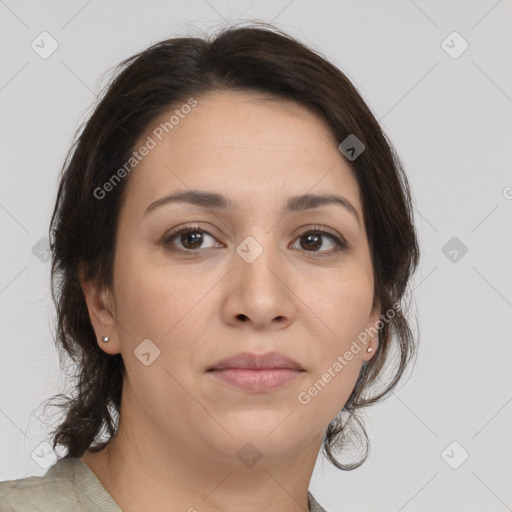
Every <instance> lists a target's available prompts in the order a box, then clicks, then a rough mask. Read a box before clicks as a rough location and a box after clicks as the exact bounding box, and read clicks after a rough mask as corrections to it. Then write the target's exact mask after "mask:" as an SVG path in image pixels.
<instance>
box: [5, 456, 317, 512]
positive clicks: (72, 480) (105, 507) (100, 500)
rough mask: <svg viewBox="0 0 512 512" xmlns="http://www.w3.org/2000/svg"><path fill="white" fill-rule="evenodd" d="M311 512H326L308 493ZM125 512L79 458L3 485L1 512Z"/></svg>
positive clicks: (68, 459)
mask: <svg viewBox="0 0 512 512" xmlns="http://www.w3.org/2000/svg"><path fill="white" fill-rule="evenodd" d="M308 501H309V512H326V511H325V510H324V509H323V508H322V507H321V506H320V505H319V504H318V503H317V502H316V501H315V499H314V498H313V496H312V494H311V493H310V492H309V491H308ZM36 511H37V512H70V511H72V512H122V511H121V508H120V507H119V505H117V503H116V502H115V501H114V500H113V499H112V496H110V494H109V493H108V492H107V491H106V489H105V488H104V487H103V485H101V482H100V481H99V480H98V478H97V477H96V475H95V474H94V473H93V472H92V470H91V469H90V468H89V466H87V464H85V463H84V462H82V461H81V460H80V459H78V458H73V457H68V458H64V459H60V460H59V461H58V462H56V463H55V464H54V465H53V466H52V467H51V468H50V469H49V470H48V471H47V472H46V474H45V475H43V476H29V477H26V478H20V479H18V480H8V481H5V482H0V512H36Z"/></svg>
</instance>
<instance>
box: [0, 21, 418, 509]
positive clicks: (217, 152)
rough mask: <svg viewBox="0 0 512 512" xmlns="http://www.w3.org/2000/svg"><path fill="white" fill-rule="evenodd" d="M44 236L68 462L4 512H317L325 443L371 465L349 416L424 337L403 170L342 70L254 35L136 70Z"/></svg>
mask: <svg viewBox="0 0 512 512" xmlns="http://www.w3.org/2000/svg"><path fill="white" fill-rule="evenodd" d="M50 239H51V249H52V285H53V288H52V291H53V297H54V300H55V303H56V307H57V313H58V330H57V339H58V342H59V343H60V346H61V348H62V350H63V351H65V353H67V354H69V355H70V356H71V357H72V358H73V359H74V361H75V362H76V363H77V370H78V371H77V380H76V385H75V394H74V396H72V397H68V398H66V397H64V398H65V399H64V401H63V402H62V403H61V404H60V405H61V406H62V407H64V408H65V410H66V416H65V419H64V421H63V422H62V423H61V424H60V425H59V426H58V428H57V429H56V431H55V432H54V438H53V447H54V448H55V447H57V445H59V446H63V447H64V448H65V449H66V456H65V457H64V458H62V459H60V460H59V461H58V462H56V463H55V464H54V465H53V466H52V467H51V468H50V469H49V470H48V472H47V473H46V475H44V476H42V477H29V478H25V479H19V480H14V481H10V482H4V483H2V484H0V509H1V510H15V511H18V510H20V511H21V510H30V509H31V508H30V507H35V506H37V507H38V508H37V510H52V511H56V510H102V511H119V510H123V511H125V512H127V511H132V510H133V511H136V510H137V511H139V510H152V511H160V510H162V511H163V510H166V511H171V510H173V511H174V510H176V511H178V510H188V511H195V510H197V511H200V512H210V511H220V510H222V511H234V510H236V511H240V510H244V511H248V512H249V511H256V510H257V511H261V510H267V511H277V510H279V511H280V512H283V511H287V512H288V511H289V512H292V511H304V510H310V511H317V512H318V511H324V509H323V508H322V507H321V506H320V505H319V504H318V503H317V502H316V500H315V499H314V497H313V496H312V495H311V493H310V492H309V491H308V486H309V482H310V479H311V475H312V472H313V469H314V465H315V461H316V459H317V456H318V453H319V451H320V449H321V448H323V452H324V453H325V455H326V456H327V457H328V458H329V460H330V461H331V462H332V463H333V464H334V465H335V466H336V467H338V468H340V469H342V470H350V469H353V468H355V467H358V466H359V465H361V464H362V463H363V462H364V460H365V458H366V456H367V454H368V438H367V437H366V433H365V431H364V427H363V425H362V423H361V422H360V420H359V419H358V415H357V413H358V410H359V409H360V408H362V407H367V406H369V405H371V404H373V403H375V402H376V401H378V400H380V399H382V398H383V397H385V396H387V395H388V394H389V393H390V392H391V391H392V389H393V388H394V387H395V386H396V384H397V382H398V380H399V379H400V377H401V376H402V373H403V372H404V369H405V368H406V366H407V364H408V362H409V361H410V359H411V357H412V355H413V353H414V349H415V342H414V339H413V336H412V333H411V330H410V328H409V324H408V322H407V320H406V318H405V316H404V314H403V312H402V310H401V302H402V300H403V299H404V294H405V291H406V286H407V283H408V281H409V278H410V276H411V274H412V272H413V271H414V269H415V268H416V266H417V263H418V246H417V239H416V234H415V229H414V224H413V219H412V207H411V203H410V193H409V189H408V184H407V180H406V177H405V175H404V173H403V170H402V167H401V164H400V161H399V159H398V157H397V156H396V153H395V152H394V150H393V148H392V146H391V145H390V144H389V142H388V141H387V139H386V137H385V135H384V134H383V132H382V131H381V129H380V127H379V125H378V123H377V121H376V120H375V118H374V117H373V115H372V114H371V112H370V110H369V108H368V107H367V106H366V104H365V103H364V101H363V100H362V98H361V97H360V95H359V94H358V92H357V91H356V90H355V88H354V87H353V85H352V84H351V83H350V82H349V80H348V79H347V78H346V77H345V76H344V74H343V73H342V72H341V71H340V70H338V69H337V68H335V67H334V66H333V65H332V64H330V63H329V62H327V61H326V60H325V59H324V58H323V57H321V56H320V55H318V54H317V53H315V52H313V51H312V50H311V49H309V48H307V47H305V46H304V45H302V44H301V43H299V42H298V41H296V40H294V39H293V38H291V37H289V36H287V35H286V34H283V33H281V32H279V31H278V30H277V29H274V28H272V27H267V26H263V27H262V26H258V25H255V26H252V27H245V28H243V27H235V28H230V29H226V30H224V31H223V32H222V33H220V34H218V35H217V36H215V37H213V38H211V39H198V38H176V39H170V40H167V41H162V42H160V43H158V44H156V45H154V46H152V47H150V48H148V49H146V50H145V51H143V52H141V53H139V54H138V55H135V56H133V57H131V58H129V59H127V60H126V61H124V62H123V63H122V64H121V70H120V72H119V73H118V75H117V77H116V78H115V79H114V80H113V81H112V83H111V84H110V86H109V87H108V89H107V91H106V93H105V94H104V96H103V98H102V99H101V101H100V102H99V104H98V105H97V107H96V109H95V111H94V113H93V114H92V116H91V118H90V119H89V120H88V122H87V123H86V124H85V127H84V128H83V130H82V131H81V133H80V135H79V136H78V137H77V141H76V143H75V145H74V147H73V148H72V151H70V154H69V157H68V159H67V160H66V163H65V165H64V169H63V174H62V176H61V181H60V187H59V190H58V197H57V201H56V205H55V210H54V213H53V217H52V222H51V226H50ZM393 352H396V354H397V359H395V360H398V365H396V366H395V367H394V368H393V372H392V373H391V380H390V381H388V382H386V381H383V380H382V379H383V369H384V368H386V367H387V364H388V362H389V360H390V359H391V358H390V356H391V355H393ZM396 354H395V355H396ZM377 382H378V383H379V384H380V387H379V386H377V385H376V384H377ZM354 423H355V425H354ZM354 427H359V430H358V429H357V428H355V429H354ZM351 434H352V436H351ZM354 439H355V440H356V441H357V443H356V444H355V445H354V443H353V442H352V443H351V440H352V441H353V440H354ZM361 441H362V443H361ZM354 446H355V447H358V446H359V447H361V446H362V449H363V451H364V452H365V453H364V455H363V457H362V458H361V460H359V461H357V462H352V463H346V464H344V463H342V462H340V461H339V460H337V458H336V457H335V454H341V453H342V451H343V449H348V448H350V447H352V448H353V447H354ZM2 496H3V498H2ZM342 499H343V497H342V496H341V497H340V501H342ZM2 507H4V508H2Z"/></svg>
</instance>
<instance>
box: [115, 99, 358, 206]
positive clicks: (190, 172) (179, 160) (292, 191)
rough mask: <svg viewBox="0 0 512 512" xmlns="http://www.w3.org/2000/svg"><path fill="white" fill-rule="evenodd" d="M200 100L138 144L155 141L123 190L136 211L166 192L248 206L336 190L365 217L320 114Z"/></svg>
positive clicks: (292, 106)
mask: <svg viewBox="0 0 512 512" xmlns="http://www.w3.org/2000/svg"><path fill="white" fill-rule="evenodd" d="M195 100H196V101H197V104H196V106H194V107H193V108H190V109H188V108H180V107H182V105H185V104H186V103H185V102H184V103H183V104H182V105H175V106H173V107H172V108H170V109H169V110H168V111H167V112H165V113H164V114H163V115H161V116H159V117H158V118H157V119H156V120H154V121H153V122H152V123H151V124H150V125H149V126H148V127H147V129H146V131H145V132H144V134H143V135H142V136H141V137H140V138H139V141H138V143H137V144H136V145H135V148H134V149H135V150H137V148H139V147H141V146H142V145H144V143H146V142H147V141H149V139H151V141H152V143H151V144H149V145H150V146H152V149H150V150H149V152H148V153H147V155H146V156H145V157H144V158H143V159H142V160H141V161H140V163H139V164H138V165H137V166H136V167H135V168H134V169H133V170H132V171H131V173H130V178H129V184H128V187H127V190H126V191H125V193H126V196H127V197H126V198H125V200H126V202H128V203H129V204H130V205H131V206H132V207H134V208H136V209H137V210H138V211H139V212H140V211H141V210H142V209H144V208H145V207H147V205H148V204H149V203H151V202H152V201H154V200H155V199H157V198H158V197H160V196H162V195H164V194H165V193H169V192H172V191H175V190H187V189H210V190H212V191H216V192H220V193H223V194H225V195H227V196H230V197H233V199H234V202H235V203H236V204H237V205H240V206H245V207H247V206H250V205H251V204H252V203H254V201H263V202H265V201H266V203H267V204H268V205H271V204H276V205H279V206H281V205H282V202H283V201H282V198H283V197H288V196H294V195H301V194H306V193H311V192H316V193H327V192H330V193H332V192H335V191H337V192H339V193H342V194H343V195H344V197H346V198H347V199H348V200H349V201H350V202H352V204H354V206H355V207H356V209H358V211H360V201H359V199H360V198H359V189H358V185H357V181H356V179H355V176H354V174H353V171H352V169H351V167H350V165H349V164H348V162H347V161H346V160H345V159H344V157H343V156H342V155H341V153H340V151H339V150H338V142H337V140H336V138H335V137H334V134H333V133H332V131H331V130H330V128H329V126H328V125H327V123H326V122H325V120H324V119H323V118H322V117H321V116H320V115H319V114H317V113H314V112H312V111H310V110H309V109H307V108H305V107H303V106H301V105H299V104H297V103H295V102H293V101H289V100H281V99H279V98H274V97H269V96H264V95H262V94H259V93H246V92H215V93H211V94H207V95H204V96H201V97H197V98H195ZM185 112H186V113H185ZM173 114H174V118H173V119H172V120H171V116H173ZM170 120H171V121H172V122H170ZM166 123H167V124H166ZM148 137H149V139H148Z"/></svg>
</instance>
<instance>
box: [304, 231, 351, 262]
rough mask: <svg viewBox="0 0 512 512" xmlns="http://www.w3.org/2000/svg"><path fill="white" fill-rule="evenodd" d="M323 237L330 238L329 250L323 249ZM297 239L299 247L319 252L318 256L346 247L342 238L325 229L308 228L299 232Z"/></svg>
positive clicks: (307, 250) (330, 253)
mask: <svg viewBox="0 0 512 512" xmlns="http://www.w3.org/2000/svg"><path fill="white" fill-rule="evenodd" d="M325 238H328V239H330V240H331V244H330V246H331V250H325V245H326V244H325V242H324V239H325ZM298 240H299V242H300V246H301V248H302V249H304V250H305V251H306V252H317V253H320V256H329V255H332V254H333V253H336V252H338V251H341V250H344V249H347V247H348V245H347V243H346V242H345V241H344V240H342V239H341V238H340V237H338V236H336V235H334V234H333V233H331V232H330V231H326V230H325V229H315V228H313V229H309V230H308V231H305V232H303V233H301V234H300V235H299V238H298ZM322 248H324V250H320V249H322ZM327 249H329V248H327Z"/></svg>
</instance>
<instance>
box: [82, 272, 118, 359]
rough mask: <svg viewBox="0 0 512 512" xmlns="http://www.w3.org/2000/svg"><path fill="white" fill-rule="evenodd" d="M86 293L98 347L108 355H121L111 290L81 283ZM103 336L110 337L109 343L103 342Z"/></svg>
mask: <svg viewBox="0 0 512 512" xmlns="http://www.w3.org/2000/svg"><path fill="white" fill-rule="evenodd" d="M80 284H81V286H82V290H83V292H84V298H85V302H86V304H87V310H88V311H89V318H90V320H91V324H92V326H93V328H94V332H95V333H96V341H97V343H98V346H99V347H100V348H101V350H103V351H104V352H106V353H107V354H119V352H121V347H120V343H119V331H118V329H117V322H116V320H115V309H114V307H113V304H114V301H113V299H112V295H111V293H110V291H109V290H105V289H100V288H99V287H98V286H97V285H96V283H94V282H92V281H80ZM103 336H108V337H109V341H108V342H107V343H105V342H104V341H102V338H103Z"/></svg>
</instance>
